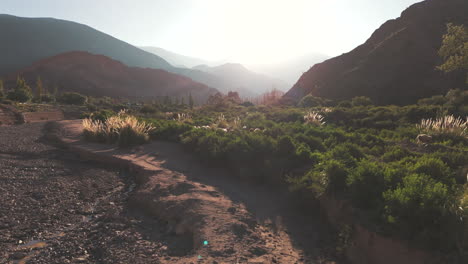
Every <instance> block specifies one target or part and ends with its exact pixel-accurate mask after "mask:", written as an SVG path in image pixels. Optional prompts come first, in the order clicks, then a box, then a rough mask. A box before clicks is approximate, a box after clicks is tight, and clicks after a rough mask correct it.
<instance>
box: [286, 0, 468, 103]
mask: <svg viewBox="0 0 468 264" xmlns="http://www.w3.org/2000/svg"><path fill="white" fill-rule="evenodd" d="M467 10H468V1H466V0H427V1H424V2H421V3H418V4H415V5H413V6H411V7H410V8H408V9H407V10H405V11H404V12H403V13H402V14H401V17H400V18H398V19H395V20H389V21H387V22H386V23H384V24H383V25H382V26H381V27H380V28H379V29H377V30H376V31H375V32H374V33H373V34H372V36H371V37H370V38H369V39H368V40H367V41H366V42H365V43H364V44H362V45H361V46H359V47H357V48H356V49H354V50H352V51H351V52H349V53H346V54H343V55H341V56H338V57H335V58H332V59H330V60H327V61H325V62H323V63H319V64H316V65H315V66H313V67H312V68H311V69H310V70H309V71H308V72H306V73H305V74H304V75H302V77H301V78H300V79H299V81H298V82H297V83H296V84H295V85H294V87H293V88H291V90H290V91H289V92H288V93H287V94H286V95H285V98H288V99H292V100H294V101H298V100H300V99H301V98H302V97H303V96H305V95H307V94H309V93H312V94H313V95H315V96H321V97H328V98H333V99H345V98H351V97H354V96H359V95H365V96H369V97H371V98H372V99H374V100H375V101H376V102H377V103H381V104H386V103H396V104H406V103H412V102H415V101H416V100H417V99H418V98H423V97H429V96H432V95H436V94H443V93H445V92H446V91H447V90H448V89H453V88H464V89H466V88H467V86H466V84H465V74H464V73H461V72H459V73H453V74H444V73H442V72H440V71H438V70H436V66H437V65H439V64H441V62H442V59H441V58H439V56H438V54H437V51H438V49H439V48H440V46H441V42H442V35H443V34H444V33H445V31H446V23H449V22H452V23H455V24H465V25H467V24H468V13H467Z"/></svg>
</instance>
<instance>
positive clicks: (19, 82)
mask: <svg viewBox="0 0 468 264" xmlns="http://www.w3.org/2000/svg"><path fill="white" fill-rule="evenodd" d="M32 98H33V94H32V90H31V88H30V87H29V85H28V84H27V83H26V81H25V80H24V79H23V78H20V77H18V78H17V79H16V86H15V89H13V90H12V91H9V92H8V94H7V99H9V100H12V101H17V102H20V103H25V102H29V101H31V99H32Z"/></svg>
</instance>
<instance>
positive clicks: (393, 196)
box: [383, 174, 456, 249]
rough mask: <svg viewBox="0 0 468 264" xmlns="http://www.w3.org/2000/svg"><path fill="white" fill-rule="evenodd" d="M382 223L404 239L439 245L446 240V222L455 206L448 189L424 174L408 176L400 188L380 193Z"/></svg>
mask: <svg viewBox="0 0 468 264" xmlns="http://www.w3.org/2000/svg"><path fill="white" fill-rule="evenodd" d="M383 198H384V200H385V204H386V206H385V220H386V221H387V223H388V224H389V225H390V226H391V227H393V228H394V229H396V230H397V231H398V232H399V233H400V234H402V235H404V236H405V237H406V238H407V239H417V240H419V242H420V243H421V242H422V243H424V244H432V245H434V244H436V248H438V249H441V248H442V247H446V246H447V245H444V244H443V243H441V241H444V240H445V239H441V238H447V237H448V233H447V231H448V230H450V227H449V226H444V225H443V224H444V223H447V218H450V216H451V215H452V214H453V212H452V211H451V210H452V209H453V208H454V207H455V206H456V204H455V203H454V201H455V199H454V195H453V193H452V192H451V190H450V189H449V187H448V186H447V185H445V184H443V183H441V182H438V181H436V180H434V179H433V178H431V177H430V176H428V175H425V174H410V175H408V176H406V177H404V178H403V182H402V184H400V185H399V186H398V187H397V188H395V189H392V190H387V191H385V192H384V193H383Z"/></svg>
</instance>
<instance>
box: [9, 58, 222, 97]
mask: <svg viewBox="0 0 468 264" xmlns="http://www.w3.org/2000/svg"><path fill="white" fill-rule="evenodd" d="M17 76H22V77H23V78H24V79H25V80H26V82H27V83H29V84H31V86H32V87H34V86H35V85H34V84H35V82H36V79H37V78H38V77H40V78H41V80H42V83H43V85H44V87H46V88H48V89H49V92H51V90H50V89H52V88H55V87H57V89H58V90H59V91H60V92H79V93H83V94H86V95H92V96H111V97H126V98H137V99H139V100H143V101H145V100H150V99H154V98H156V97H161V96H171V97H180V98H182V97H184V98H188V96H189V94H191V95H192V97H193V98H194V100H195V101H196V102H197V103H203V102H205V101H206V99H207V98H208V97H209V96H210V95H212V94H215V93H217V92H218V91H217V90H216V89H213V88H210V87H208V86H206V85H204V84H200V83H196V82H194V81H193V80H191V79H190V78H188V77H184V76H181V75H178V74H174V73H170V72H167V71H165V70H160V69H151V68H138V67H128V66H126V65H125V64H123V63H121V62H119V61H116V60H113V59H110V58H109V57H106V56H103V55H95V54H91V53H88V52H83V51H74V52H67V53H62V54H60V55H57V56H53V57H50V58H47V59H43V60H40V61H38V62H36V63H34V64H33V65H32V66H29V67H27V68H24V69H22V70H20V71H18V72H15V73H12V74H9V75H7V76H6V78H5V86H6V87H14V85H15V82H16V77H17Z"/></svg>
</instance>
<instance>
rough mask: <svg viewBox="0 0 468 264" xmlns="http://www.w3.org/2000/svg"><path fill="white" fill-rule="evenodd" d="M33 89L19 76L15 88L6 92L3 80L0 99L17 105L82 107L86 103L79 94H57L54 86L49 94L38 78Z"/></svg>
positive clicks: (85, 98)
mask: <svg viewBox="0 0 468 264" xmlns="http://www.w3.org/2000/svg"><path fill="white" fill-rule="evenodd" d="M35 88H36V89H35V92H33V89H32V88H31V86H30V85H29V84H28V83H27V82H26V80H25V79H24V78H22V77H21V76H18V77H17V79H16V84H15V86H14V87H12V88H11V89H8V90H6V88H5V85H4V82H3V80H0V99H2V101H4V100H10V101H13V102H18V103H28V102H33V103H55V102H59V103H63V104H74V105H83V104H85V103H86V101H87V97H86V96H84V95H81V94H79V93H72V92H65V93H59V92H58V88H57V86H54V88H53V91H52V92H50V91H49V90H48V89H47V87H44V85H43V83H42V79H41V78H40V77H37V79H36V84H35Z"/></svg>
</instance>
